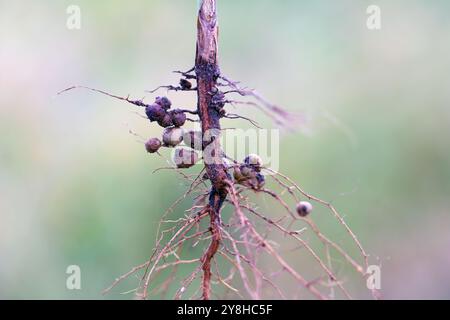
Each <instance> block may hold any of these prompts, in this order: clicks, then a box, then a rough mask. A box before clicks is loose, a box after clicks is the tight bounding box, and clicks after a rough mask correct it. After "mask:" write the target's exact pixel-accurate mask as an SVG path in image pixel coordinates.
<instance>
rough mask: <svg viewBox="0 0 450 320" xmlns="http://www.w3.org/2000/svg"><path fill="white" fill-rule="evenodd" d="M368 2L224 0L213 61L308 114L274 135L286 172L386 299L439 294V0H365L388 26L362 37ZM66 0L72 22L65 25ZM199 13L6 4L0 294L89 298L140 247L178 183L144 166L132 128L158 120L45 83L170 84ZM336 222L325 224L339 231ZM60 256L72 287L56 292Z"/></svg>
mask: <svg viewBox="0 0 450 320" xmlns="http://www.w3.org/2000/svg"><path fill="white" fill-rule="evenodd" d="M372 2H373V1H361V0H343V1H326V0H320V1H318V0H309V1H274V0H271V1H269V0H247V1H237V0H234V1H232V0H219V14H220V27H221V29H220V35H221V38H220V40H221V42H220V49H221V52H220V61H221V67H222V70H223V72H224V73H226V74H227V75H230V76H231V77H232V78H234V79H240V80H242V81H243V82H244V83H245V84H248V85H249V86H251V87H255V88H258V91H259V92H261V93H264V95H265V96H267V97H268V98H269V99H270V100H273V101H276V102H277V103H280V104H281V105H284V106H286V107H288V108H289V109H291V110H293V111H296V112H301V113H303V114H304V115H305V118H306V119H307V122H306V124H304V125H302V126H301V127H300V128H299V129H300V130H299V132H298V133H296V134H286V135H284V136H283V137H282V144H281V147H280V148H281V155H280V157H281V170H282V171H283V172H285V173H287V174H288V175H290V176H291V177H292V178H293V179H294V180H295V181H298V182H299V183H300V184H301V185H302V186H303V187H304V188H305V189H306V190H308V191H309V192H311V193H313V194H315V195H317V196H319V197H321V198H324V199H326V200H331V201H333V203H334V204H335V205H336V206H337V207H338V208H339V209H340V211H341V212H343V213H344V214H345V218H346V220H347V221H348V223H349V224H350V225H351V227H352V229H353V230H354V231H355V233H357V234H358V236H359V237H360V239H361V241H362V242H363V244H364V245H365V247H366V249H367V251H368V252H369V253H371V254H372V261H375V262H376V261H377V259H376V258H377V257H378V258H379V261H380V263H381V264H382V271H383V274H382V275H383V278H382V284H383V293H384V297H385V298H450V276H449V274H448V270H449V268H450V253H449V249H450V216H449V214H450V147H449V142H448V139H449V137H450V90H449V89H450V73H449V72H448V71H449V70H450V58H449V57H450V41H449V40H450V20H449V19H448V15H449V13H450V4H449V3H448V1H438V0H434V1H425V0H420V1H419V0H397V1H387V0H378V1H374V2H376V4H378V5H379V6H380V7H381V8H382V29H381V30H380V31H369V30H368V29H367V28H366V19H367V15H366V12H365V11H366V8H367V6H368V5H369V4H372ZM71 4H76V5H79V6H80V7H81V10H82V28H81V30H79V31H69V30H68V29H67V28H66V19H67V14H66V8H67V7H68V5H71ZM196 7H197V4H196V1H195V0H190V1H187V0H170V1H156V0H152V1H149V0H147V1H144V0H139V1H138V0H135V1H132V2H125V1H118V0H114V1H95V2H94V1H87V0H85V1H65V0H64V1H58V2H56V1H29V0H28V1H24V0H21V1H5V0H0V298H33V299H35V298H36V299H44V298H50V299H56V298H66V299H78V298H88V299H99V298H102V296H101V294H100V292H101V291H102V289H104V288H105V287H106V286H107V285H109V284H110V283H111V281H112V280H113V279H114V278H115V277H116V276H118V275H120V274H122V273H123V272H125V271H127V270H129V268H130V267H132V266H134V265H137V264H139V263H142V262H143V261H145V259H146V258H147V256H148V255H149V254H150V251H151V249H152V246H153V244H154V240H155V232H156V223H157V222H158V221H159V218H160V216H161V214H162V213H163V212H164V211H165V209H166V208H167V207H168V206H170V204H171V203H173V202H174V201H175V199H176V198H177V197H178V196H179V195H181V194H182V193H183V192H184V191H185V189H186V186H185V184H184V183H182V181H180V179H179V178H178V177H177V176H176V175H175V174H174V173H171V172H160V173H158V174H152V171H153V170H154V169H156V168H158V167H161V166H164V165H165V163H164V161H162V160H160V159H158V158H156V157H149V156H148V155H146V154H145V152H144V150H143V146H142V144H140V143H137V142H136V137H134V136H133V135H130V134H129V133H128V131H129V129H132V130H133V131H135V132H137V133H139V134H140V135H143V136H145V137H150V136H152V135H157V134H159V132H160V130H158V129H157V128H156V127H155V126H149V124H148V122H147V121H145V120H143V119H141V118H139V117H138V116H137V115H136V114H134V113H133V112H134V111H135V109H133V107H131V106H127V105H124V104H121V103H120V102H117V101H114V100H110V99H108V98H105V97H103V96H98V95H92V94H90V93H88V92H82V91H78V92H72V93H71V94H68V95H65V96H60V97H56V96H55V93H56V92H58V91H59V90H61V89H63V88H65V87H68V86H70V85H73V84H86V85H89V86H93V87H98V88H103V89H108V90H110V91H112V92H115V93H123V94H127V93H130V94H132V95H133V96H136V97H141V96H143V92H144V90H147V89H151V88H153V87H156V86H157V85H159V84H166V83H173V82H175V81H176V80H177V78H176V77H175V76H174V75H173V74H171V73H170V72H171V71H172V70H175V69H187V68H189V67H190V66H191V65H192V62H193V58H194V52H195V27H196V21H195V18H196V17H195V16H196ZM170 97H171V98H173V100H174V102H175V103H176V104H179V105H186V106H188V105H190V106H193V105H194V103H195V100H194V97H193V96H191V95H187V94H180V95H174V94H170ZM244 113H245V114H247V115H252V114H254V112H253V110H249V111H248V112H244ZM258 120H260V121H261V123H262V124H264V125H265V126H270V125H271V124H270V121H268V120H267V119H265V118H264V117H260V118H258ZM241 124H242V125H246V124H245V123H241V122H239V125H241ZM227 125H228V126H231V125H234V126H236V123H234V124H231V123H227ZM188 205H189V202H186V203H183V205H182V206H181V207H180V208H179V209H178V210H179V214H180V215H181V214H182V210H183V209H185V208H187V207H188ZM331 220H332V218H331V216H327V217H323V218H322V217H321V219H320V221H321V223H322V224H323V225H324V228H325V231H326V232H327V233H328V234H331V235H333V236H335V238H336V237H337V239H338V240H339V241H340V240H341V238H342V241H344V239H345V238H346V234H345V232H344V231H343V230H342V229H340V228H339V227H338V226H337V225H336V224H335V223H331V222H329V221H331ZM351 250H352V252H356V251H353V250H354V249H351ZM71 264H76V265H79V266H80V267H81V269H82V276H83V278H82V290H81V291H68V290H67V289H66V287H65V281H66V276H67V275H66V274H65V270H66V268H67V266H68V265H71ZM128 285H129V286H128V287H127V286H125V287H122V289H123V291H125V290H126V289H127V288H128V289H131V288H132V287H133V282H130V283H128ZM359 290H360V289H358V291H357V293H356V296H357V297H361V298H367V297H368V293H367V292H366V291H365V290H361V291H359ZM117 292H120V291H116V292H115V293H113V294H112V295H110V296H108V297H109V298H130V296H125V297H123V296H121V295H119V294H118V293H117Z"/></svg>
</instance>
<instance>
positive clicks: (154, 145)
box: [145, 138, 162, 153]
mask: <svg viewBox="0 0 450 320" xmlns="http://www.w3.org/2000/svg"><path fill="white" fill-rule="evenodd" d="M161 146H162V142H161V140H159V139H158V138H151V139H150V140H148V141H147V142H146V143H145V150H147V152H148V153H155V152H158V150H159V148H161Z"/></svg>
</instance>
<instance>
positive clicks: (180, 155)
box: [173, 148, 199, 169]
mask: <svg viewBox="0 0 450 320" xmlns="http://www.w3.org/2000/svg"><path fill="white" fill-rule="evenodd" d="M198 160H199V157H198V154H197V152H195V151H193V150H189V149H185V148H179V149H176V150H175V153H174V155H173V162H174V163H175V165H176V166H177V168H179V169H188V168H191V167H193V166H194V165H195V164H196V163H197V162H198Z"/></svg>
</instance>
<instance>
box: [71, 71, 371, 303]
mask: <svg viewBox="0 0 450 320" xmlns="http://www.w3.org/2000/svg"><path fill="white" fill-rule="evenodd" d="M177 73H179V74H181V76H182V78H181V80H180V83H179V85H178V86H171V85H169V86H162V87H158V88H157V89H156V90H154V91H149V92H150V93H154V92H156V91H157V90H159V89H162V88H164V89H167V90H169V91H193V92H196V90H197V88H196V87H195V86H194V84H193V82H195V80H196V76H195V75H194V74H193V70H190V71H188V72H177ZM75 88H85V89H88V90H92V91H95V92H98V93H101V94H105V95H108V96H110V97H113V98H116V99H120V100H123V101H126V102H128V103H131V104H133V105H135V106H138V107H141V108H144V110H145V113H146V116H147V118H148V119H149V120H150V122H151V123H155V124H157V125H159V126H160V127H162V128H163V129H162V130H163V132H162V135H161V137H153V138H150V139H149V140H148V141H147V142H146V143H145V149H146V150H147V152H148V153H151V154H155V153H156V154H159V152H160V150H161V148H175V152H173V153H172V154H173V158H174V161H173V163H174V164H175V165H174V167H173V169H175V170H176V171H177V172H179V173H181V176H182V178H183V179H184V181H185V183H186V188H187V191H186V192H185V193H184V194H182V195H181V196H180V197H179V198H178V199H177V200H176V201H175V203H174V204H173V205H172V206H171V207H170V208H169V209H167V211H166V212H165V213H164V214H163V216H162V219H161V221H160V223H159V226H158V231H157V236H156V239H155V241H156V244H155V246H154V249H153V250H152V253H151V255H150V257H149V258H148V260H147V261H145V262H144V263H142V264H141V265H138V266H136V267H134V268H132V269H131V270H130V271H129V272H127V273H125V274H123V275H122V276H120V277H119V278H117V279H116V280H115V281H114V282H113V283H112V284H111V286H110V287H108V288H107V289H105V291H104V294H107V293H109V292H111V291H112V290H117V291H118V290H119V287H121V288H122V289H123V290H122V291H120V292H121V293H126V294H134V295H135V297H137V298H140V299H146V298H159V299H166V298H169V299H201V298H204V297H205V296H208V297H211V298H220V299H235V298H243V299H310V298H317V299H341V298H348V299H350V298H352V292H350V290H348V288H347V287H349V284H350V283H351V287H352V288H355V287H356V288H357V287H360V289H365V286H366V278H367V277H368V276H370V275H369V274H367V273H366V270H368V267H369V261H368V259H369V257H368V255H367V254H366V252H365V250H364V248H363V247H362V245H361V244H360V242H359V240H358V239H357V237H356V235H355V234H354V233H353V231H352V230H351V229H350V228H349V226H348V225H347V224H346V222H345V220H344V219H343V217H342V216H341V215H340V214H339V213H338V211H337V210H336V209H335V207H334V206H333V205H331V204H330V203H328V202H326V201H323V200H320V199H319V198H316V197H314V196H312V195H309V194H307V193H306V192H305V191H303V189H302V188H301V187H300V186H299V185H298V184H296V183H294V182H293V181H292V180H291V179H290V178H289V177H287V176H285V175H283V174H282V173H280V172H275V171H273V170H271V169H270V168H266V167H265V166H264V164H263V162H262V160H261V158H260V157H259V156H258V155H255V154H250V155H248V156H247V157H245V159H241V160H234V159H229V158H228V157H227V156H226V155H223V163H225V165H226V166H227V168H228V173H229V180H228V181H226V188H227V194H228V196H227V198H226V200H225V202H224V204H223V207H222V210H221V214H220V222H219V224H220V227H219V230H218V232H219V235H217V234H214V233H216V232H217V230H215V228H212V227H211V222H210V214H211V206H210V199H209V197H210V193H211V186H210V183H209V179H208V176H207V174H206V173H205V169H204V168H203V169H200V170H197V172H194V173H192V172H191V173H189V172H188V173H186V171H185V170H188V169H189V170H191V171H193V170H194V169H195V168H196V167H197V166H194V165H195V164H196V163H197V162H198V161H199V159H200V155H199V153H201V151H202V149H204V147H205V142H204V141H203V138H202V132H199V131H193V130H184V129H183V126H184V124H185V123H186V122H187V121H199V119H198V118H194V119H192V118H191V117H198V113H197V110H189V109H182V108H173V106H172V103H171V102H170V100H169V99H168V98H166V97H156V99H155V100H154V102H152V103H145V102H144V101H143V100H133V99H130V97H121V96H116V95H113V94H110V93H107V92H104V91H101V90H97V89H92V88H87V87H71V88H68V89H66V90H64V91H63V92H65V91H68V90H72V89H75ZM223 88H225V89H223ZM210 94H211V95H212V96H213V98H214V99H212V101H213V102H214V103H213V105H211V106H210V107H214V108H218V110H217V111H218V114H219V115H220V116H221V117H222V118H228V119H246V120H248V121H250V122H251V123H252V124H254V125H255V126H257V123H256V122H255V121H253V120H251V119H248V118H245V117H242V116H240V115H238V114H231V113H229V112H227V110H226V106H227V105H228V104H232V105H236V104H242V105H250V106H254V107H257V108H259V109H260V110H262V111H264V112H265V113H266V114H267V115H268V116H270V117H271V118H272V119H274V120H275V121H276V122H277V123H280V124H283V126H285V127H286V126H287V125H289V121H287V119H292V116H291V115H289V114H288V113H286V112H285V111H283V109H281V108H280V107H278V106H276V105H274V104H271V103H270V102H268V101H266V100H265V99H264V98H262V97H261V96H259V95H258V94H257V93H256V92H255V91H254V90H249V89H246V88H241V87H240V86H239V83H238V82H234V81H232V80H229V79H228V78H226V77H223V76H220V77H219V82H218V87H217V88H215V90H214V92H211V93H210ZM233 94H235V95H238V96H241V97H247V98H248V97H250V98H253V101H239V100H234V99H231V98H230V96H231V95H233ZM182 142H184V147H182V148H180V147H179V146H180V144H181V143H182ZM198 167H200V166H198ZM255 195H256V196H255ZM258 203H259V205H258ZM182 206H184V209H185V210H184V212H183V213H182V214H181V213H180V210H175V209H176V208H180V207H182ZM186 208H187V209H186ZM327 213H328V214H327ZM316 220H318V221H316ZM319 222H320V223H319ZM332 222H335V224H332ZM321 224H326V225H327V227H328V228H329V230H333V233H334V234H338V235H339V236H338V237H337V239H336V236H335V237H334V238H335V239H333V237H331V236H328V235H327V234H326V232H324V231H322V227H321V226H320V225H321ZM330 226H332V229H331V228H330ZM213 229H214V230H213ZM338 229H339V231H337V230H338ZM213 237H215V239H220V245H219V247H218V249H217V251H216V253H215V254H214V256H213V257H209V259H207V260H208V264H209V265H208V268H207V269H208V272H209V273H208V274H207V276H208V278H209V279H208V288H207V290H209V292H207V293H205V292H204V291H205V283H204V279H203V277H205V272H204V271H205V268H204V263H205V261H206V259H205V258H204V257H205V255H207V253H208V248H209V246H210V244H211V239H212V238H213ZM126 285H128V286H131V290H130V287H128V288H124V287H125V286H126ZM358 292H361V291H359V290H358ZM372 293H373V294H374V296H375V297H377V292H372Z"/></svg>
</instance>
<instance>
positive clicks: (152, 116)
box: [145, 104, 167, 122]
mask: <svg viewBox="0 0 450 320" xmlns="http://www.w3.org/2000/svg"><path fill="white" fill-rule="evenodd" d="M145 113H146V114H147V118H148V119H149V120H150V121H152V122H153V121H162V120H163V119H164V117H165V116H166V114H167V113H166V111H165V110H164V109H163V108H162V107H161V106H160V105H159V104H151V105H149V106H147V107H146V108H145Z"/></svg>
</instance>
